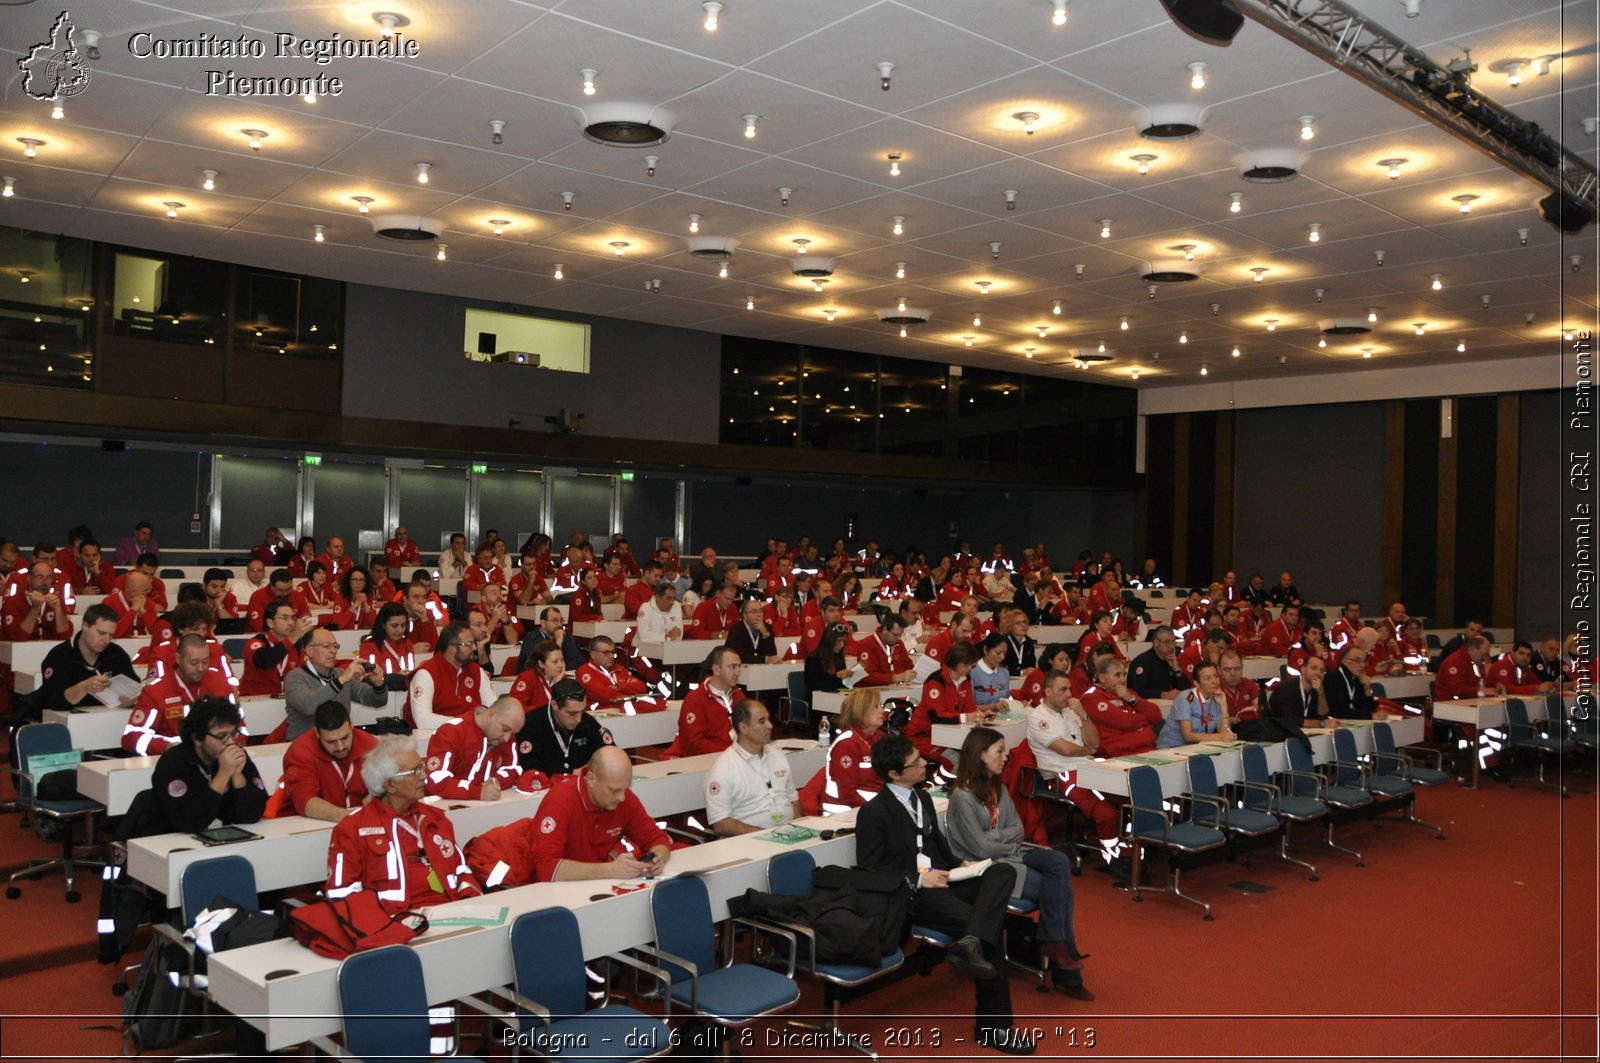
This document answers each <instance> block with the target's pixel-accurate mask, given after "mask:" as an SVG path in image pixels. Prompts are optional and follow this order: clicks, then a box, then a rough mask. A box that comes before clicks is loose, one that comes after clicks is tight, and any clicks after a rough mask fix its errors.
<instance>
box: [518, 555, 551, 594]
mask: <svg viewBox="0 0 1600 1063" xmlns="http://www.w3.org/2000/svg"><path fill="white" fill-rule="evenodd" d="M518 564H519V567H518V569H517V571H515V572H513V573H512V574H511V583H510V598H511V603H512V605H513V606H518V607H520V606H524V605H549V604H550V601H551V597H550V586H549V584H547V583H546V582H545V578H544V573H542V572H540V571H539V555H538V554H537V553H535V552H534V551H533V550H524V551H522V553H521V554H519V555H518Z"/></svg>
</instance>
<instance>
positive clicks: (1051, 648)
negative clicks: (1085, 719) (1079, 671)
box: [1014, 642, 1072, 707]
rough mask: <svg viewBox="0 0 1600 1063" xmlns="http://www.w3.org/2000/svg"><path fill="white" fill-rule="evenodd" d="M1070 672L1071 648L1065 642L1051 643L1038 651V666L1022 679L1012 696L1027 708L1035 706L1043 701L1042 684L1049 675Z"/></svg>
mask: <svg viewBox="0 0 1600 1063" xmlns="http://www.w3.org/2000/svg"><path fill="white" fill-rule="evenodd" d="M1071 670H1072V648H1071V647H1070V646H1068V645H1067V644H1066V643H1065V642H1053V643H1051V644H1050V645H1048V646H1046V647H1045V648H1044V649H1043V650H1040V651H1039V666H1038V667H1037V668H1035V669H1034V670H1033V671H1031V672H1029V673H1028V674H1027V675H1026V676H1024V677H1023V680H1022V686H1020V687H1018V688H1017V692H1016V694H1015V695H1014V696H1015V697H1016V699H1017V700H1018V701H1020V702H1022V703H1023V704H1024V705H1027V706H1029V707H1032V706H1034V705H1037V704H1039V702H1041V701H1043V700H1044V683H1045V680H1046V679H1047V678H1049V676H1050V673H1051V672H1061V673H1063V674H1065V673H1066V672H1069V671H1071Z"/></svg>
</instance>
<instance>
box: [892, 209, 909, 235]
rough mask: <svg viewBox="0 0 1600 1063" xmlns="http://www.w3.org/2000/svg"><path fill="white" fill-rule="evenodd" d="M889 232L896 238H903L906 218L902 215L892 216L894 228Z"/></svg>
mask: <svg viewBox="0 0 1600 1063" xmlns="http://www.w3.org/2000/svg"><path fill="white" fill-rule="evenodd" d="M890 231H891V232H893V233H894V234H895V235H896V236H904V235H905V234H906V216H905V215H904V214H896V215H895V216H894V228H893V229H892V230H890Z"/></svg>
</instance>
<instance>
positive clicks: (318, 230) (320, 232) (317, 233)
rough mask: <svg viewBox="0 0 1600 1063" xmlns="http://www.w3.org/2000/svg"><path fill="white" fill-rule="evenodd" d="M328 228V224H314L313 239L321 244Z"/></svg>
mask: <svg viewBox="0 0 1600 1063" xmlns="http://www.w3.org/2000/svg"><path fill="white" fill-rule="evenodd" d="M326 229H327V226H326V225H313V226H312V227H311V232H312V236H311V239H313V240H315V241H316V242H317V243H319V244H320V243H322V242H323V241H324V240H325V239H326V237H327V233H326Z"/></svg>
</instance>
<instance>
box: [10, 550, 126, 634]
mask: <svg viewBox="0 0 1600 1063" xmlns="http://www.w3.org/2000/svg"><path fill="white" fill-rule="evenodd" d="M54 579H55V570H54V569H53V568H52V567H51V565H50V563H49V562H48V561H35V562H33V563H32V564H31V565H29V566H28V569H27V575H26V582H24V583H23V584H22V589H21V590H19V591H17V592H16V593H10V592H11V591H12V589H13V588H12V586H8V587H7V588H6V589H7V592H8V593H7V594H6V599H5V602H4V604H0V640H4V641H6V642H35V641H41V640H48V641H50V642H60V641H62V640H64V639H68V638H71V637H72V618H71V616H69V615H68V610H67V606H66V603H65V602H64V601H63V600H62V597H61V593H60V591H58V590H57V589H56V588H55V586H53V581H54ZM113 608H115V606H113Z"/></svg>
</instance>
